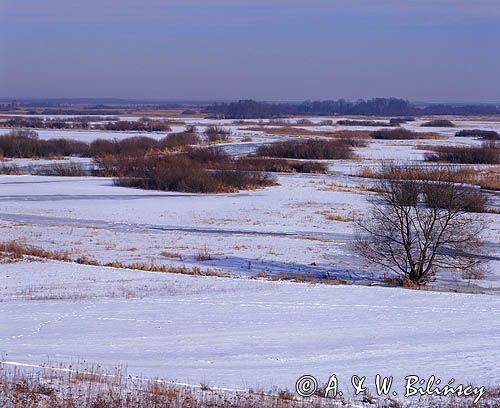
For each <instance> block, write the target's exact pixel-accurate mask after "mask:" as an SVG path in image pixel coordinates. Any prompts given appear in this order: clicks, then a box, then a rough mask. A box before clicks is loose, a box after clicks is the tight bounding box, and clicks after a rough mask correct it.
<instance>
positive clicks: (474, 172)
mask: <svg viewBox="0 0 500 408" xmlns="http://www.w3.org/2000/svg"><path fill="white" fill-rule="evenodd" d="M423 169H425V170H420V171H419V168H417V167H415V168H413V170H412V171H408V172H406V173H401V174H400V177H401V180H404V179H407V180H409V179H415V178H422V179H424V178H425V179H426V180H434V181H439V180H442V181H452V182H456V183H467V184H473V185H478V186H480V187H481V188H484V189H486V190H495V191H498V190H500V166H489V167H488V168H486V169H484V168H479V169H477V168H474V167H463V166H458V167H455V168H453V167H451V168H446V171H443V169H442V168H433V167H425V168H423ZM419 173H420V174H419ZM354 176H356V177H364V178H372V179H382V178H384V177H385V175H384V171H383V170H382V169H379V170H375V169H373V168H369V167H363V168H361V169H360V170H359V171H358V172H357V173H356V174H354Z"/></svg>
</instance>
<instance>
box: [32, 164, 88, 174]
mask: <svg viewBox="0 0 500 408" xmlns="http://www.w3.org/2000/svg"><path fill="white" fill-rule="evenodd" d="M39 174H41V175H43V176H64V177H82V176H85V175H87V172H86V170H85V166H84V165H83V164H81V163H74V162H73V163H53V164H49V165H47V166H43V167H42V168H41V170H40V172H39Z"/></svg>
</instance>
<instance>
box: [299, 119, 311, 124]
mask: <svg viewBox="0 0 500 408" xmlns="http://www.w3.org/2000/svg"><path fill="white" fill-rule="evenodd" d="M295 123H296V124H297V125H312V121H310V120H309V119H297V121H296V122H295Z"/></svg>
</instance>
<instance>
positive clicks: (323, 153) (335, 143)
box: [257, 140, 354, 160]
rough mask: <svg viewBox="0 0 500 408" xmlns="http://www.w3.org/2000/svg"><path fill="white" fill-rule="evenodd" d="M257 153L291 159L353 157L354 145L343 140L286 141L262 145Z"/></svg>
mask: <svg viewBox="0 0 500 408" xmlns="http://www.w3.org/2000/svg"><path fill="white" fill-rule="evenodd" d="M257 155H259V156H268V157H282V158H290V159H313V160H324V159H329V160H330V159H351V158H353V157H354V152H353V149H352V147H351V146H350V145H349V144H348V143H346V142H344V141H343V140H306V141H286V142H276V143H271V144H267V145H262V146H260V147H259V148H258V149H257Z"/></svg>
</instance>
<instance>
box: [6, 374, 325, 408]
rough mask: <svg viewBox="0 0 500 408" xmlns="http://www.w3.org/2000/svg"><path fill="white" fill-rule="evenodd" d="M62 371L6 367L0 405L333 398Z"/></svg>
mask: <svg viewBox="0 0 500 408" xmlns="http://www.w3.org/2000/svg"><path fill="white" fill-rule="evenodd" d="M96 371H97V372H95V373H94V372H90V371H81V372H78V371H75V370H72V369H71V368H69V369H66V368H64V367H60V368H56V369H48V368H47V369H39V370H25V371H21V370H19V369H17V370H16V369H8V368H7V367H4V366H2V365H0V406H6V407H8V408H27V407H30V408H49V407H50V408H70V407H71V408H73V407H74V408H76V407H78V408H125V407H126V408H188V407H193V408H194V407H206V408H299V407H300V408H323V407H328V406H331V405H330V404H331V403H332V401H333V399H332V398H329V399H324V398H320V397H312V398H310V399H307V400H303V399H302V398H300V397H298V396H296V395H295V394H293V393H291V392H290V391H287V390H282V391H279V390H276V391H273V392H264V391H254V390H247V391H231V390H219V389H214V388H212V387H210V386H209V385H208V384H200V385H198V386H195V385H193V386H185V385H177V384H175V383H170V382H166V381H162V380H146V379H132V378H131V377H127V376H126V374H125V373H123V372H122V371H117V372H116V373H114V374H108V373H104V372H103V371H102V370H101V369H99V367H97V368H96Z"/></svg>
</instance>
